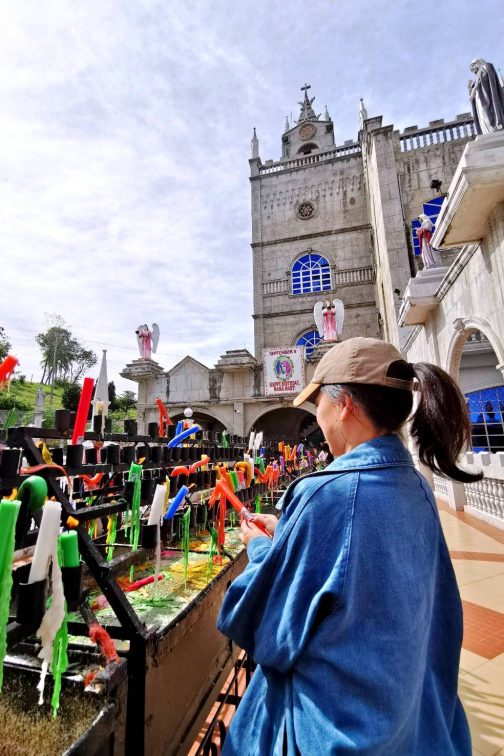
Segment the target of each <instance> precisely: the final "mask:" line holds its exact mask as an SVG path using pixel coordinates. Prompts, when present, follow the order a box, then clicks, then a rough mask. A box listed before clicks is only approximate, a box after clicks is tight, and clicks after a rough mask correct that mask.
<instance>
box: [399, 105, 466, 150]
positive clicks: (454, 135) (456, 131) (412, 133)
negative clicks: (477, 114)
mask: <svg viewBox="0 0 504 756" xmlns="http://www.w3.org/2000/svg"><path fill="white" fill-rule="evenodd" d="M475 136H476V129H475V126H474V121H473V119H472V118H471V116H470V114H468V113H464V114H463V115H461V116H458V117H457V118H456V119H455V121H450V122H449V123H445V122H444V120H443V119H442V118H441V119H439V120H438V121H431V123H430V124H429V125H428V126H426V127H425V128H422V129H419V128H417V127H416V126H409V127H408V128H406V129H404V131H403V132H402V134H401V135H400V136H399V142H400V144H401V152H409V151H410V150H417V149H419V148H421V147H430V145H432V144H441V143H442V142H452V141H454V140H455V139H472V138H473V137H475Z"/></svg>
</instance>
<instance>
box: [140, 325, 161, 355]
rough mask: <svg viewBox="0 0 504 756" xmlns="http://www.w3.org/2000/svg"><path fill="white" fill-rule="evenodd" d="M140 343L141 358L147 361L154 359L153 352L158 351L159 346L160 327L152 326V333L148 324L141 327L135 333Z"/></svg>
mask: <svg viewBox="0 0 504 756" xmlns="http://www.w3.org/2000/svg"><path fill="white" fill-rule="evenodd" d="M135 333H136V335H137V341H138V349H139V350H140V357H144V358H145V359H147V360H150V359H152V352H156V351H157V345H158V342H159V326H158V324H157V323H153V324H152V331H150V330H149V326H148V325H147V323H144V324H143V325H139V326H138V328H137V330H136V331H135Z"/></svg>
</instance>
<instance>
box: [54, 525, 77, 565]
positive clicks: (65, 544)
mask: <svg viewBox="0 0 504 756" xmlns="http://www.w3.org/2000/svg"><path fill="white" fill-rule="evenodd" d="M59 541H60V544H61V549H62V551H63V567H78V566H79V564H80V557H79V539H78V537H77V533H76V532H75V530H69V531H67V532H66V533H62V534H61V535H60V537H59Z"/></svg>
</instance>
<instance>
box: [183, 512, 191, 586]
mask: <svg viewBox="0 0 504 756" xmlns="http://www.w3.org/2000/svg"><path fill="white" fill-rule="evenodd" d="M182 522H183V536H182V551H183V554H184V588H187V566H188V564H189V542H190V541H189V539H190V533H189V526H190V522H191V507H187V509H186V511H185V512H184V516H183V517H182Z"/></svg>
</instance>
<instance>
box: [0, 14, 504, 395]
mask: <svg viewBox="0 0 504 756" xmlns="http://www.w3.org/2000/svg"><path fill="white" fill-rule="evenodd" d="M503 19H504V14H503V13H502V6H501V3H500V2H498V1H497V0H481V2H479V3H478V4H476V3H469V2H467V1H466V2H454V1H452V0H445V2H443V3H440V2H430V1H427V2H423V3H422V4H418V3H413V2H396V3H389V2H384V1H383V0H375V2H371V1H370V0H353V2H349V1H348V0H343V1H340V2H334V1H330V0H311V2H309V3H307V2H306V0H304V1H303V2H301V0H283V1H282V2H277V3H271V2H264V1H263V0H227V1H224V0H213V1H212V2H209V1H208V2H198V1H197V0H196V1H187V2H174V0H163V2H157V1H152V2H147V0H124V1H123V2H119V0H83V1H82V2H75V0H36V1H34V0H24V1H23V2H17V3H13V2H8V0H3V2H0V25H1V28H2V30H3V34H2V37H3V40H2V46H1V48H0V223H1V236H0V259H1V262H2V266H1V270H2V273H1V275H0V280H1V282H2V286H1V291H2V296H1V304H0V324H2V325H4V327H5V328H6V330H7V333H8V335H9V337H10V340H11V342H12V343H13V346H14V348H13V352H14V354H16V356H17V357H18V358H19V359H20V361H21V368H22V371H23V372H24V373H25V374H26V375H27V376H28V378H30V377H31V376H32V375H33V377H34V379H38V377H39V375H40V369H39V361H40V354H39V351H38V348H37V347H36V345H35V344H34V342H33V336H34V335H35V334H36V333H38V332H39V331H41V330H42V329H43V328H44V313H46V312H49V313H53V312H54V313H58V314H60V315H61V316H63V317H64V318H65V320H66V321H67V323H68V324H70V325H71V326H72V328H73V331H74V333H75V335H76V336H77V337H79V338H80V339H81V340H82V341H83V342H85V343H86V344H87V345H88V346H89V347H90V348H92V349H94V350H95V351H96V352H97V353H98V354H99V355H100V353H101V349H102V348H107V349H108V353H107V356H108V364H109V378H111V379H112V378H114V379H115V380H116V384H117V385H118V386H119V388H120V389H121V390H124V389H125V388H135V385H134V384H131V383H129V382H127V381H124V380H123V379H120V378H119V377H118V373H119V371H120V369H121V367H122V366H123V365H124V364H126V362H129V361H131V359H133V358H135V357H136V356H138V355H137V351H136V341H135V335H134V331H135V328H136V327H137V326H138V324H139V323H143V322H147V323H149V324H150V323H152V322H153V321H156V322H158V323H159V325H160V329H161V340H160V345H159V351H158V356H157V359H158V361H159V362H160V363H161V365H163V367H165V368H168V367H171V366H172V365H173V364H175V363H176V362H177V361H178V360H179V359H181V358H182V357H183V356H184V355H186V354H188V353H190V354H192V355H193V356H194V357H196V358H197V359H199V360H200V361H202V362H204V363H206V364H208V365H212V364H214V363H215V362H216V361H217V359H218V358H219V356H220V355H221V354H222V353H223V352H224V351H225V350H226V349H230V348H239V347H243V346H245V347H247V348H249V349H250V350H251V351H253V325H252V318H251V313H252V282H251V271H252V265H251V250H250V190H249V181H248V175H249V170H248V169H249V166H248V157H249V150H250V138H251V134H252V127H253V126H255V127H256V128H257V133H258V136H259V141H260V155H261V157H262V159H263V160H267V159H268V158H273V159H278V158H279V156H280V137H281V133H282V130H283V125H284V123H285V116H286V115H287V114H289V115H290V113H291V111H292V112H293V113H294V116H295V117H297V114H298V105H297V103H298V100H300V99H301V92H300V87H301V86H302V84H303V83H304V82H305V81H306V82H308V83H310V84H311V87H312V88H311V90H310V94H311V95H312V96H315V97H316V101H315V107H317V112H323V108H324V106H325V105H327V107H328V108H329V112H330V114H331V117H332V118H333V121H334V126H335V137H336V142H337V143H338V144H341V143H343V142H344V141H345V140H347V139H353V138H356V135H357V130H358V104H359V98H360V97H363V98H364V100H365V103H366V107H367V110H368V114H369V116H372V115H383V119H384V124H388V123H393V124H394V125H395V127H396V128H404V127H405V126H408V125H412V124H418V125H419V126H421V125H425V124H427V123H428V122H429V121H431V120H434V119H436V118H445V119H450V118H452V117H454V116H455V115H456V114H458V113H463V112H466V111H468V110H469V109H470V108H469V104H468V100H467V88H466V85H467V80H468V79H469V78H470V76H471V74H470V71H469V63H470V61H471V60H472V59H473V58H475V57H483V58H485V59H487V60H490V61H491V62H493V63H494V65H496V66H501V67H502V68H504V58H503V56H502V50H503V46H502V39H503V36H504V35H503V32H504V21H503ZM97 373H98V366H97V368H96V375H97Z"/></svg>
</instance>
